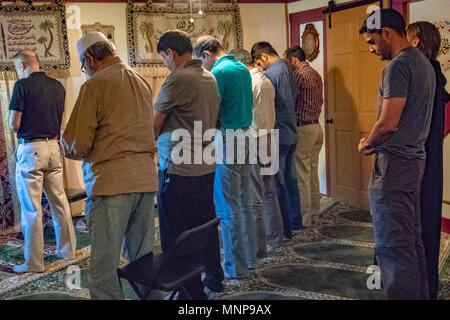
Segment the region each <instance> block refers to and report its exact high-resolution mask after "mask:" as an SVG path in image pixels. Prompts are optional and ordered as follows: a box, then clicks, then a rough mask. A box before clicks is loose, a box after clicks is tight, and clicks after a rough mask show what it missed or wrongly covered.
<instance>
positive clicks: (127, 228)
mask: <svg viewBox="0 0 450 320" xmlns="http://www.w3.org/2000/svg"><path fill="white" fill-rule="evenodd" d="M155 194H156V193H155V192H146V193H130V194H121V195H116V196H94V197H89V198H88V199H87V200H86V218H87V221H88V227H89V236H90V239H91V260H90V263H89V272H88V286H89V292H90V295H91V299H93V300H123V299H124V295H123V292H122V288H121V286H120V283H119V278H118V276H117V268H118V267H119V262H120V253H121V249H122V248H123V250H124V252H123V255H124V257H125V258H126V259H127V260H128V261H130V262H131V261H134V260H136V259H138V258H140V257H141V256H143V255H146V254H147V253H149V252H151V251H153V242H154V235H155V206H154V196H155Z"/></svg>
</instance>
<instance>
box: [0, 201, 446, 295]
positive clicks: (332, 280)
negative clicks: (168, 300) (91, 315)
mask: <svg viewBox="0 0 450 320" xmlns="http://www.w3.org/2000/svg"><path fill="white" fill-rule="evenodd" d="M84 236H85V235H84ZM78 237H80V238H79V239H80V243H81V245H80V246H84V245H86V244H87V243H86V242H83V240H82V239H83V236H82V235H81V234H80V232H78V233H77V238H78ZM48 244H49V245H50V246H51V245H52V244H51V235H49V241H48ZM10 245H11V244H8V245H7V246H6V247H1V248H0V257H3V258H2V259H4V257H10V258H11V261H12V260H14V259H16V260H14V261H18V260H20V259H21V257H20V254H19V253H18V252H17V251H15V250H17V247H14V244H13V245H12V248H11V247H8V246H10ZM86 249H89V247H88V246H86V247H84V248H81V249H80V250H79V251H78V253H79V254H80V256H79V259H77V261H76V262H75V265H76V266H77V267H79V268H80V270H81V289H74V290H69V289H68V288H67V287H66V285H65V282H64V279H65V276H66V271H67V267H68V266H60V267H59V268H54V270H51V271H50V272H46V273H45V274H44V275H43V276H41V277H39V278H36V279H28V280H27V281H24V279H22V282H21V283H19V285H18V284H17V283H16V284H15V285H12V284H11V282H9V285H10V287H5V285H8V282H7V281H8V279H10V277H9V278H8V275H6V276H5V274H4V272H2V271H0V299H20V300H72V299H89V291H88V289H87V281H86V279H87V268H88V264H89V252H88V251H86V252H85V253H84V254H81V253H83V250H86ZM9 250H10V251H9ZM373 250H374V243H373V232H372V224H371V219H370V215H369V213H368V212H365V211H362V210H358V209H355V208H352V207H349V206H346V205H343V204H335V205H334V206H332V207H331V208H329V209H328V210H326V211H325V212H323V213H322V214H321V215H320V218H319V219H317V220H316V221H315V223H314V224H313V227H312V228H308V229H305V230H304V231H301V232H300V233H298V234H296V235H295V236H294V240H293V241H292V242H290V243H288V244H286V245H285V246H284V247H283V248H280V249H278V250H276V251H275V252H273V253H271V254H270V255H269V256H268V257H267V258H264V259H260V260H259V262H258V268H257V269H255V270H254V271H252V274H251V276H250V277H249V278H247V279H245V280H226V281H224V285H225V291H224V292H223V293H220V294H218V293H211V292H209V293H208V296H209V298H210V299H219V300H230V299H233V300H348V299H357V300H375V299H376V300H379V299H384V296H383V294H382V292H381V291H380V290H369V289H368V288H367V284H366V283H367V279H368V278H369V276H370V274H368V273H366V270H367V267H369V266H370V265H372V264H373ZM155 251H160V246H159V239H158V237H156V246H155ZM449 255H450V235H448V234H442V242H441V258H440V280H441V283H440V291H439V299H450V259H449ZM54 258H55V257H52V256H51V255H48V256H47V257H46V259H47V262H46V265H47V264H48V265H49V266H50V265H54V264H57V263H58V260H56V261H53V260H52V259H54ZM123 263H126V262H125V261H124V262H123ZM123 288H124V293H125V296H126V298H127V299H131V300H134V299H137V297H136V295H135V294H134V292H133V290H132V288H131V286H130V285H129V284H128V283H126V282H123Z"/></svg>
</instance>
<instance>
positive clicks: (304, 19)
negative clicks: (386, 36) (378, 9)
mask: <svg viewBox="0 0 450 320" xmlns="http://www.w3.org/2000/svg"><path fill="white" fill-rule="evenodd" d="M416 1H422V0H389V1H388V3H389V7H390V8H393V9H396V10H397V11H399V12H400V13H401V14H402V15H403V17H404V18H405V21H407V22H408V20H409V14H408V6H409V3H410V2H416ZM354 2H355V1H349V2H344V3H340V4H338V5H337V7H341V6H345V5H349V4H351V3H354ZM374 3H375V0H374ZM361 5H363V4H361ZM326 9H327V7H319V8H316V9H311V10H306V11H300V12H295V13H290V14H289V33H290V42H289V46H295V45H300V25H301V24H304V23H312V22H315V21H322V22H323V30H322V33H323V56H324V61H323V70H324V74H323V82H324V83H323V85H324V88H323V89H324V90H323V91H324V114H325V121H326V120H327V119H328V115H329V111H328V94H327V93H328V61H327V60H328V56H327V50H328V45H327V29H328V15H327V14H325V13H324V11H325V10H326ZM324 135H325V166H326V181H327V193H326V194H325V196H332V190H331V177H330V174H331V173H330V147H329V146H330V144H329V143H330V141H329V139H330V138H329V129H328V125H327V123H325V126H324Z"/></svg>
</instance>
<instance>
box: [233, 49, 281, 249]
mask: <svg viewBox="0 0 450 320" xmlns="http://www.w3.org/2000/svg"><path fill="white" fill-rule="evenodd" d="M231 54H234V56H235V57H236V60H239V61H240V62H242V63H243V64H244V65H245V66H246V67H247V69H248V70H249V71H250V75H251V77H252V91H253V121H252V125H251V128H252V134H253V138H254V139H255V141H256V144H257V146H258V155H259V149H260V148H261V144H263V143H264V144H265V145H266V148H267V151H269V152H270V150H271V143H273V141H272V140H271V138H272V137H271V132H272V130H273V128H274V126H275V88H274V87H273V85H272V82H270V80H269V79H268V78H267V77H266V76H265V75H264V72H263V71H261V70H260V69H259V68H257V67H255V66H254V64H253V59H252V56H251V55H250V53H249V52H248V51H246V50H244V49H235V50H233V51H231ZM260 129H262V130H260ZM267 165H268V164H267V163H266V164H262V162H261V159H259V157H258V162H257V163H256V164H251V167H250V183H251V195H252V206H253V213H254V214H255V218H256V239H257V244H258V254H257V255H258V258H263V257H265V256H266V255H267V251H268V250H269V251H270V250H273V249H276V248H279V247H281V246H282V245H283V219H282V217H281V211H280V207H279V205H278V199H277V193H276V187H275V177H274V175H261V168H262V167H264V166H267Z"/></svg>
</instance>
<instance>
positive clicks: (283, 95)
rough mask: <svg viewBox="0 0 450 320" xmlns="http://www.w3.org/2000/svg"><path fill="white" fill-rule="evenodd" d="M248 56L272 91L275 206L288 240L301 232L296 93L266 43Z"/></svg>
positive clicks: (280, 61) (283, 66)
mask: <svg viewBox="0 0 450 320" xmlns="http://www.w3.org/2000/svg"><path fill="white" fill-rule="evenodd" d="M251 54H252V57H253V61H254V62H255V63H256V64H257V65H258V66H259V67H260V68H261V69H262V70H265V71H266V77H267V78H269V80H270V81H271V82H272V84H273V86H274V87H275V92H276V94H275V112H276V121H275V129H278V130H279V135H280V136H279V137H280V144H279V162H280V169H279V172H278V173H277V175H276V176H275V179H276V182H277V189H278V202H279V204H280V209H281V213H282V216H283V227H284V236H285V239H286V240H291V239H292V230H300V229H301V228H302V221H301V212H300V194H299V190H298V182H297V181H298V180H297V173H296V171H295V165H294V154H295V148H296V145H297V124H296V120H295V119H296V117H295V103H296V99H297V90H295V87H296V86H295V82H294V79H293V76H292V72H291V71H290V70H289V67H288V66H287V65H286V62H284V60H283V59H280V57H279V56H278V53H277V52H276V50H275V49H274V48H273V47H272V46H271V45H270V43H268V42H257V43H255V44H254V45H253V47H252V50H251Z"/></svg>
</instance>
